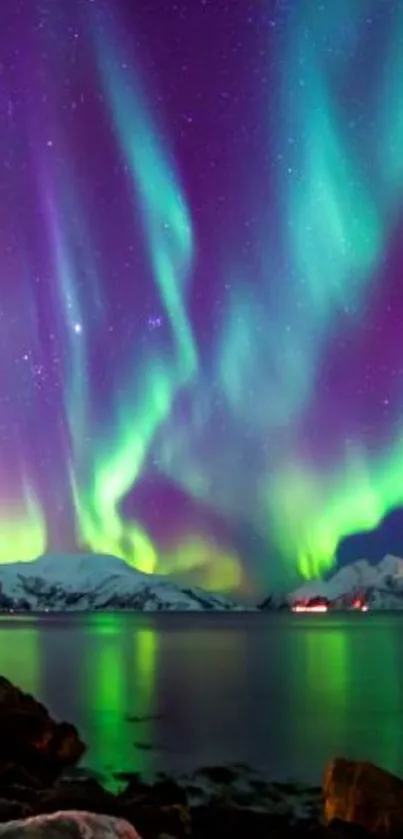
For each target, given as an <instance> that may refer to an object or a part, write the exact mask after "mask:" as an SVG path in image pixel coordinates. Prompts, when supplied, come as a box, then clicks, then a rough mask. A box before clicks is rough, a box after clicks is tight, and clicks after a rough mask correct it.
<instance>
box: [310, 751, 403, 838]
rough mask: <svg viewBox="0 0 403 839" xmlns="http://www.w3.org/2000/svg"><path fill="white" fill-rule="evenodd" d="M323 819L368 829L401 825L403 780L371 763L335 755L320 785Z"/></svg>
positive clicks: (392, 828) (388, 829)
mask: <svg viewBox="0 0 403 839" xmlns="http://www.w3.org/2000/svg"><path fill="white" fill-rule="evenodd" d="M323 794H324V819H325V822H326V823H327V824H330V823H332V822H334V821H335V820H337V821H343V822H350V823H352V824H355V825H359V826H360V827H362V828H365V829H366V830H368V831H370V832H371V833H387V832H391V831H398V830H401V829H402V828H403V780H401V779H400V778H398V777H396V776H395V775H392V774H391V773H390V772H386V771H385V770H383V769H380V768H379V767H378V766H374V765H373V764H372V763H365V762H355V761H351V760H345V759H344V758H336V759H335V760H333V761H332V762H331V763H330V764H329V765H328V767H327V769H326V773H325V779H324V785H323Z"/></svg>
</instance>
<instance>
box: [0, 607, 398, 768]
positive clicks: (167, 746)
mask: <svg viewBox="0 0 403 839" xmlns="http://www.w3.org/2000/svg"><path fill="white" fill-rule="evenodd" d="M0 673H3V674H4V675H5V676H7V677H8V678H10V679H12V680H13V681H15V682H16V683H17V684H19V685H21V686H22V687H23V688H24V689H26V690H28V691H30V692H31V693H33V694H35V695H36V696H38V697H40V698H41V699H42V700H43V701H44V702H45V703H46V705H47V706H48V707H50V709H51V710H52V712H53V713H54V714H55V715H57V716H58V717H60V718H65V719H69V720H71V721H73V722H75V723H76V725H77V726H78V727H79V729H80V731H81V732H82V734H83V736H84V738H85V739H86V741H87V743H88V744H89V750H88V753H87V755H86V756H85V764H86V765H87V766H91V767H92V768H96V769H97V770H99V771H101V772H104V773H110V772H111V770H113V769H120V770H122V769H126V770H127V769H139V770H141V771H144V772H146V771H153V770H154V769H158V768H163V769H174V770H175V771H181V770H188V769H191V768H194V767H196V766H200V765H202V764H207V763H209V764H211V763H221V762H227V761H245V762H247V763H250V764H253V765H254V766H256V767H257V768H261V769H262V770H264V771H265V772H266V773H269V774H270V775H273V776H277V777H294V778H300V779H303V780H312V781H317V780H319V778H320V776H321V772H322V769H323V765H324V763H325V762H326V761H327V760H328V758H329V757H331V756H332V755H334V754H335V753H338V754H344V755H347V756H351V757H362V758H367V759H370V760H374V761H376V762H378V763H379V764H381V765H383V766H385V767H386V768H389V769H391V770H392V771H395V772H403V616H394V615H371V614H368V615H349V616H340V617H335V616H328V615H315V616H307V615H303V616H302V615H301V616H296V615H295V616H292V615H284V616H277V615H274V616H271V615H252V614H250V615H241V616H240V615H218V616H213V615H201V616H199V617H197V616H185V615H184V616H182V615H181V616H176V615H165V616H158V615H157V616H149V615H147V616H143V615H140V616H138V615H124V614H123V615H120V614H119V615H78V616H66V617H61V618H59V617H58V618H54V617H49V616H47V617H45V618H42V617H41V618H32V617H30V618H20V617H15V616H14V617H11V618H9V617H6V618H5V617H3V618H1V619H0ZM134 715H135V716H143V715H148V716H149V717H150V718H149V719H148V720H145V721H142V722H140V723H135V722H130V721H128V717H129V716H134ZM152 716H153V717H154V719H152V718H151V717H152ZM136 744H140V746H139V745H136ZM150 745H151V746H152V748H151V749H150V748H144V746H148V747H149V746H150Z"/></svg>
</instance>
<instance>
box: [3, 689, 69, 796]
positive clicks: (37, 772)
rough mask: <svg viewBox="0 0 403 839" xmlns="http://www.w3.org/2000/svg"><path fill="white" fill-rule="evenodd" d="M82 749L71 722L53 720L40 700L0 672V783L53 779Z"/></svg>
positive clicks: (30, 785)
mask: <svg viewBox="0 0 403 839" xmlns="http://www.w3.org/2000/svg"><path fill="white" fill-rule="evenodd" d="M84 751H85V745H84V743H83V742H82V741H81V740H80V738H79V736H78V732H77V729H76V728H75V727H74V726H73V725H71V724H70V723H67V722H60V723H58V722H55V720H53V719H52V717H51V716H50V714H49V713H48V711H47V710H46V708H45V707H44V706H43V705H42V704H41V703H40V702H38V701H37V700H36V699H34V698H33V697H32V696H29V695H28V694H26V693H23V691H21V690H20V689H19V688H17V687H15V686H14V685H13V684H11V682H9V681H8V679H5V678H4V677H3V676H0V775H1V777H2V778H3V779H4V780H3V781H2V786H3V784H4V783H5V782H8V783H14V784H17V785H20V786H26V787H28V788H29V787H32V786H36V785H38V784H40V783H41V782H42V783H43V782H44V781H51V780H54V779H55V778H56V777H58V776H59V775H60V774H61V772H62V771H63V770H64V769H65V768H66V767H68V766H73V765H74V764H75V763H77V761H78V760H79V759H80V757H81V756H82V755H83V753H84ZM0 794H1V789H0Z"/></svg>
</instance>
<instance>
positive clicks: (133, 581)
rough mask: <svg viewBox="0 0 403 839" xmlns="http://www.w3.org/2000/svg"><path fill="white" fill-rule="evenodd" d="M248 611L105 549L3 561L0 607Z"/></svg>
mask: <svg viewBox="0 0 403 839" xmlns="http://www.w3.org/2000/svg"><path fill="white" fill-rule="evenodd" d="M125 609H126V610H133V611H178V612H179V611H198V612H200V611H246V610H247V609H246V607H243V606H241V605H240V604H238V603H236V602H235V601H232V600H230V599H229V598H227V597H225V596H224V595H218V594H213V593H211V592H207V591H205V590H204V589H201V588H197V587H192V586H179V585H176V584H175V583H172V582H170V581H169V579H167V578H165V577H163V576H162V575H158V576H157V575H152V574H145V573H143V572H141V571H138V570H137V569H135V568H132V567H130V566H129V565H127V563H126V562H124V560H122V559H119V558H118V557H114V556H109V555H107V554H87V553H83V554H44V555H43V556H41V557H39V558H38V559H35V560H33V561H30V562H12V563H4V564H1V565H0V611H1V610H3V611H46V612H64V611H103V610H105V611H114V610H125Z"/></svg>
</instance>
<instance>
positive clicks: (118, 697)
mask: <svg viewBox="0 0 403 839" xmlns="http://www.w3.org/2000/svg"><path fill="white" fill-rule="evenodd" d="M86 630H87V633H88V639H87V643H86V644H85V646H84V661H83V670H82V690H83V691H84V694H85V697H86V699H85V707H86V708H87V709H88V710H89V712H90V713H89V715H88V717H87V719H86V721H85V728H86V730H87V732H88V734H87V738H88V742H89V744H90V749H89V752H88V755H87V757H86V762H87V763H88V764H89V765H93V766H96V767H97V769H98V770H99V771H101V772H106V773H108V774H109V773H110V772H112V771H116V770H118V771H129V770H131V771H140V772H144V773H149V772H150V770H152V747H153V744H154V739H155V738H154V733H153V731H152V730H151V723H149V722H148V721H147V720H146V721H144V722H138V723H133V722H132V719H133V718H135V717H143V716H145V715H147V716H149V715H150V714H152V713H153V708H154V704H155V675H156V651H157V643H156V633H155V631H154V629H153V628H152V627H145V628H144V627H142V626H141V624H140V625H138V624H136V623H135V624H134V626H133V625H131V624H130V623H129V622H128V621H127V619H126V616H125V615H119V614H111V615H91V616H88V621H87V624H86ZM133 647H134V657H133ZM139 727H140V733H138V731H137V729H138V728H139ZM136 743H140V746H136ZM150 747H151V750H150V751H148V749H149V748H150Z"/></svg>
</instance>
